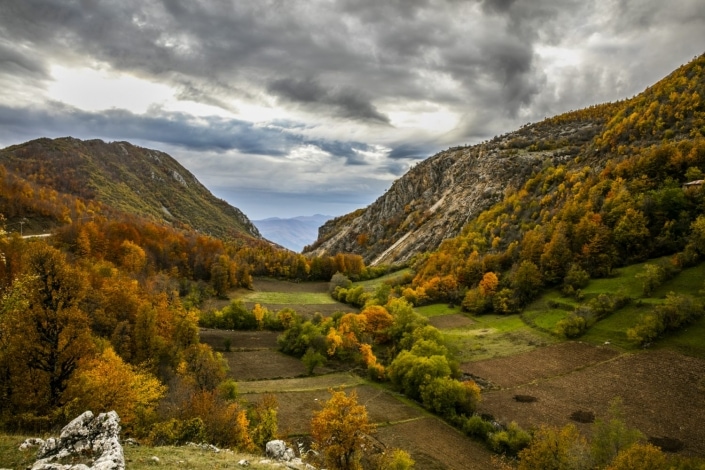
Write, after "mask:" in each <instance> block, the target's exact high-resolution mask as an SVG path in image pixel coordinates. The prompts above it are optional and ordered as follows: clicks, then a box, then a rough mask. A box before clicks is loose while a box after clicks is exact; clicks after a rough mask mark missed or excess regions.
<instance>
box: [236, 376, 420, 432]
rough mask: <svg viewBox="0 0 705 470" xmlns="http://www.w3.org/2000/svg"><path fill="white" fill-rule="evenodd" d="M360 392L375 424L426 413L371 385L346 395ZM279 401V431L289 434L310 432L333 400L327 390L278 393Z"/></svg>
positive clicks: (251, 398) (251, 397)
mask: <svg viewBox="0 0 705 470" xmlns="http://www.w3.org/2000/svg"><path fill="white" fill-rule="evenodd" d="M351 390H356V391H357V399H358V403H361V404H363V405H365V406H366V407H367V414H368V416H369V419H370V421H372V422H373V423H388V422H395V421H402V420H407V419H413V418H418V417H420V416H422V415H423V411H421V410H419V409H417V408H415V407H412V406H410V405H407V404H406V403H404V402H402V401H400V400H398V399H397V398H396V397H394V396H393V395H392V394H391V393H389V392H387V391H384V390H380V389H378V388H375V387H371V386H369V385H361V386H357V387H352V388H347V389H345V391H346V393H350V391H351ZM275 395H276V397H277V400H278V402H279V413H278V418H279V431H280V432H281V433H283V434H287V435H297V434H306V433H308V432H310V423H311V418H312V417H313V413H315V412H316V411H318V410H320V409H321V406H322V404H323V403H324V402H326V401H327V400H328V399H330V393H329V392H328V390H327V389H320V390H310V391H305V392H279V393H276V394H275ZM246 397H247V400H248V401H257V400H258V399H259V398H260V394H247V395H246Z"/></svg>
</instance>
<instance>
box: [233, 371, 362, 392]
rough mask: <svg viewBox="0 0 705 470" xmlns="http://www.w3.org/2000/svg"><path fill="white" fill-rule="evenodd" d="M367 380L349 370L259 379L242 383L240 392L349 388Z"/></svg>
mask: <svg viewBox="0 0 705 470" xmlns="http://www.w3.org/2000/svg"><path fill="white" fill-rule="evenodd" d="M364 383H365V381H364V380H363V379H362V378H360V377H358V376H356V375H353V374H350V373H348V372H339V373H334V374H326V375H315V376H311V377H300V378H292V379H278V380H258V381H256V382H243V383H241V384H240V387H239V390H240V393H243V394H248V393H278V392H308V391H313V390H328V389H329V388H348V387H354V386H356V385H361V384H364Z"/></svg>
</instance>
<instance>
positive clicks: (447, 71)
mask: <svg viewBox="0 0 705 470" xmlns="http://www.w3.org/2000/svg"><path fill="white" fill-rule="evenodd" d="M0 11H1V14H0V63H2V66H1V67H0V96H1V97H2V98H1V99H0V145H2V146H6V145H10V144H15V143H20V142H23V141H25V140H29V139H32V138H36V137H41V136H48V137H58V136H65V135H72V136H75V137H79V138H102V139H104V140H129V141H132V142H135V143H137V144H139V145H143V146H147V147H153V148H158V149H160V150H164V151H167V152H169V153H171V154H172V155H173V156H175V157H176V158H177V159H179V160H180V161H181V163H182V164H184V165H185V166H186V167H187V168H188V169H189V170H191V171H192V172H193V173H194V174H195V175H196V176H197V177H198V178H199V179H201V180H202V181H203V182H204V183H205V184H206V185H207V186H208V187H209V188H210V189H211V190H212V191H214V192H215V193H216V194H220V195H225V197H227V198H228V199H229V201H230V202H231V203H232V204H234V205H236V206H238V207H241V208H242V209H243V210H245V212H246V213H247V214H248V216H250V217H252V218H263V217H267V216H272V215H277V216H284V217H286V216H295V215H303V214H311V213H314V212H327V208H331V211H336V212H335V213H337V214H339V213H343V212H347V211H349V210H352V209H354V208H355V207H360V206H364V205H366V204H369V203H370V202H372V200H374V199H375V198H376V197H377V196H379V195H380V194H381V192H382V191H383V190H384V189H385V188H386V187H389V185H390V184H391V181H392V180H393V179H395V178H397V177H398V176H400V175H401V174H403V173H404V172H405V171H406V170H407V169H408V168H409V167H410V166H411V165H412V164H414V163H415V162H417V161H419V160H420V159H423V158H426V157H428V156H430V155H431V154H433V153H434V152H436V151H438V150H441V149H443V148H446V147H449V146H454V145H459V144H460V145H462V144H472V143H476V142H479V141H482V140H484V139H487V138H491V137H493V136H494V135H497V134H502V133H504V132H508V131H511V130H513V129H515V128H516V127H518V126H520V125H522V124H524V123H526V122H530V121H531V122H533V121H537V120H540V119H543V118H544V117H546V116H550V115H554V114H557V113H560V112H564V111H568V110H570V109H577V108H580V107H584V106H588V105H590V104H596V103H600V102H604V101H612V100H617V99H622V98H626V97H629V96H632V95H634V94H636V93H638V92H640V91H642V90H643V89H644V88H645V87H647V86H648V85H650V84H651V83H653V82H655V81H657V80H659V79H660V78H662V77H663V76H665V75H666V74H668V73H669V72H670V71H671V70H673V69H674V68H676V67H678V66H679V65H681V64H683V63H685V62H688V61H689V60H690V59H692V58H693V57H694V56H695V55H699V54H701V53H703V52H704V51H703V50H702V48H703V44H705V9H703V8H702V2H701V1H700V0H675V1H673V2H661V1H657V0H645V1H642V0H613V1H605V2H585V1H572V0H569V1H563V0H560V1H559V0H554V1H548V0H537V1H534V0H532V1H528V0H495V1H491V0H485V1H460V0H445V1H443V0H395V1H385V2H379V1H376V0H334V1H323V0H321V1H317V0H314V1H306V2H298V1H296V2H291V1H283V0H270V1H264V0H257V1H254V0H253V1H238V2H231V1H225V0H222V1H221V0H208V1H197V0H168V1H167V0H162V1H159V0H139V1H137V0H123V1H120V2H112V1H108V0H86V1H70V0H66V1H56V0H5V1H4V2H2V6H0ZM86 71H94V72H95V73H99V74H102V76H103V77H107V79H110V80H113V82H114V83H118V82H120V81H122V82H126V80H127V79H130V80H133V81H134V83H136V84H137V85H133V86H132V88H130V86H128V87H127V88H115V89H112V88H109V87H108V88H101V86H100V85H99V84H98V85H96V87H95V88H91V87H90V86H89V85H86V83H87V82H85V81H84V82H80V83H81V84H79V85H72V82H70V80H71V77H72V76H77V75H80V74H81V73H84V74H85V73H86ZM72 74H74V75H72ZM77 83H79V82H77ZM126 83H127V82H126ZM129 83H133V82H129ZM140 84H152V85H154V86H156V85H159V87H160V88H158V90H159V92H152V91H150V92H147V93H145V94H144V96H142V95H140V93H139V92H138V88H139V87H140V86H141V85H140ZM72 86H73V88H74V89H73V90H71V89H70V88H71V87H72ZM67 89H68V92H67V91H66V90H67ZM57 90H64V92H63V93H61V92H59V91H57ZM116 90H117V91H116ZM248 192H249V193H250V194H257V197H256V198H255V197H250V198H246V199H248V201H249V200H253V201H254V202H253V203H251V202H248V201H244V199H243V201H244V204H239V203H238V200H237V198H238V197H241V196H243V195H245V194H247V193H248ZM238 195H239V196H238ZM268 195H270V196H271V197H270V196H268ZM268 197H269V198H270V201H271V204H270V205H269V206H268V203H267V200H268ZM281 201H287V202H288V203H287V204H283V203H282V202H281ZM296 201H298V202H299V204H298V205H297V204H296ZM333 201H334V202H335V204H338V205H337V206H335V207H334V206H333V205H332V204H333ZM248 204H249V205H250V207H248V206H247V205H248ZM326 204H328V205H326ZM277 207H279V208H281V211H279V210H278V209H277ZM292 211H293V212H292ZM329 213H332V212H329Z"/></svg>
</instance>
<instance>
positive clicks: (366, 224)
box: [304, 120, 603, 265]
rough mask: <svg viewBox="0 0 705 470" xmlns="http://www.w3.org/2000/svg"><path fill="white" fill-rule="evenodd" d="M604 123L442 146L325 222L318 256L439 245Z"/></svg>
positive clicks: (404, 253)
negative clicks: (370, 198)
mask: <svg viewBox="0 0 705 470" xmlns="http://www.w3.org/2000/svg"><path fill="white" fill-rule="evenodd" d="M602 127H603V123H602V122H600V121H597V120H595V121H589V120H587V121H580V120H578V121H572V122H561V123H557V124H553V123H551V122H548V121H544V122H541V123H537V124H533V125H527V126H524V127H522V128H521V129H520V130H518V131H516V132H512V133H510V134H506V135H504V136H500V137H495V138H494V139H493V140H491V141H488V142H484V143H482V144H478V145H474V146H468V147H455V148H451V149H448V150H445V151H443V152H440V153H438V154H436V155H434V156H432V157H430V158H428V159H426V160H424V161H423V162H421V163H419V164H417V165H416V166H415V167H413V168H412V169H410V170H409V171H408V172H407V173H406V174H405V175H404V176H402V177H401V178H399V179H398V180H397V181H395V182H394V184H393V185H392V186H391V188H389V190H387V192H386V193H385V194H383V195H382V196H380V197H379V198H378V199H377V200H376V201H375V202H373V203H372V204H371V205H370V206H368V207H367V208H365V209H360V210H358V211H355V212H353V213H350V214H347V215H344V216H341V217H338V218H336V219H333V220H330V221H328V222H327V223H325V224H324V225H323V226H322V227H321V228H320V229H319V234H318V240H317V241H316V242H315V243H314V244H313V245H311V246H309V247H307V248H306V249H305V250H304V252H305V253H307V254H308V253H310V254H312V255H317V256H322V255H334V254H336V253H356V254H360V255H362V257H363V258H364V260H365V263H366V264H368V265H379V264H396V263H403V262H406V261H408V260H410V259H411V258H412V257H413V256H414V255H415V254H417V253H423V252H425V251H433V250H435V249H437V248H438V246H439V245H440V244H441V242H442V241H443V240H445V239H447V238H451V237H454V236H457V235H458V234H459V233H460V231H461V230H462V228H463V226H465V225H466V224H467V223H468V222H469V221H470V220H471V219H473V218H475V217H477V216H478V215H479V214H480V213H481V212H482V211H484V210H486V209H488V208H490V207H491V206H492V205H493V204H495V203H497V202H499V201H501V200H502V199H503V198H504V197H505V195H506V194H507V193H508V192H509V191H511V190H514V191H516V190H518V189H520V188H521V187H522V186H523V185H524V183H526V181H527V180H528V179H529V178H530V177H531V176H532V175H533V174H535V173H536V172H537V171H539V170H540V169H541V168H542V166H543V165H544V164H554V165H555V164H560V163H563V162H565V161H566V160H567V159H570V158H572V157H574V156H575V155H576V154H578V153H579V152H580V151H581V148H582V147H583V146H585V145H588V144H589V142H590V141H591V139H592V137H593V136H594V135H596V134H597V133H598V132H599V131H600V130H601V129H602Z"/></svg>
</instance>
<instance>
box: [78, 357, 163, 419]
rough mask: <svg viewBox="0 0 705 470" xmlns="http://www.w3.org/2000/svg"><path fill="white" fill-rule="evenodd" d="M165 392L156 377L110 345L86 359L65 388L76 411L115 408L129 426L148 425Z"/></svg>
mask: <svg viewBox="0 0 705 470" xmlns="http://www.w3.org/2000/svg"><path fill="white" fill-rule="evenodd" d="M165 393H166V387H165V386H164V385H162V384H161V383H160V382H159V380H158V379H157V378H156V377H154V376H153V375H152V374H150V373H149V372H146V371H143V370H141V369H139V368H137V367H134V366H131V365H129V364H126V363H125V362H124V361H123V360H122V359H121V358H120V356H118V355H117V354H116V353H115V351H113V349H112V348H110V347H108V348H106V349H105V350H104V351H103V352H102V353H101V355H100V356H99V357H97V358H94V359H90V360H87V361H84V362H83V363H82V364H81V366H80V367H79V369H78V370H77V371H76V374H75V375H74V377H73V378H72V379H71V381H70V382H69V385H68V387H67V390H66V395H67V396H68V398H69V399H71V400H73V403H72V407H74V408H76V411H77V412H80V411H83V410H91V411H93V412H94V413H102V412H104V411H110V410H115V411H116V412H117V413H118V415H119V416H120V421H121V424H122V426H123V427H125V428H126V429H127V430H135V428H136V427H138V426H140V425H146V424H147V423H148V421H149V419H150V417H152V415H153V414H154V410H155V407H156V405H157V403H158V402H159V400H160V399H161V398H162V397H163V396H164V394H165Z"/></svg>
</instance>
